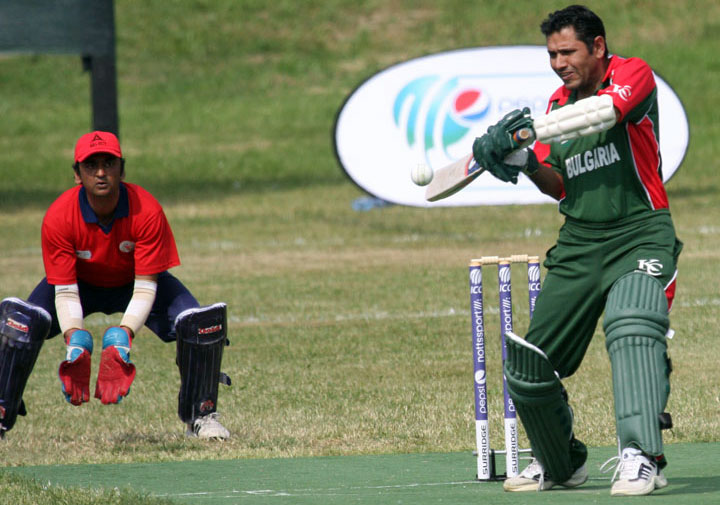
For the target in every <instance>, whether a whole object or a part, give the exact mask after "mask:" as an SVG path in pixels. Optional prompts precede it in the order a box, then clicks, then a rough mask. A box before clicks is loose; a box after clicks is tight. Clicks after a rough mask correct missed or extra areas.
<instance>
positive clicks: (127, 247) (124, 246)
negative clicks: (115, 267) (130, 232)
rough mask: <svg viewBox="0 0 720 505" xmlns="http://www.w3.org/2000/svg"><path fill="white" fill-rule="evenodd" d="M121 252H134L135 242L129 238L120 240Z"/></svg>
mask: <svg viewBox="0 0 720 505" xmlns="http://www.w3.org/2000/svg"><path fill="white" fill-rule="evenodd" d="M119 249H120V252H124V253H129V252H132V251H133V250H134V249H135V242H130V241H129V240H123V241H122V242H120V246H119Z"/></svg>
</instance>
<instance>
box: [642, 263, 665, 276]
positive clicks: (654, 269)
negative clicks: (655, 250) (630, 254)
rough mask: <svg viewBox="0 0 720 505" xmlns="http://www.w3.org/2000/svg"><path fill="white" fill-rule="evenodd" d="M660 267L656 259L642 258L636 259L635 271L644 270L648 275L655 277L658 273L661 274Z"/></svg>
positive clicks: (661, 266) (660, 264)
mask: <svg viewBox="0 0 720 505" xmlns="http://www.w3.org/2000/svg"><path fill="white" fill-rule="evenodd" d="M662 268H663V265H662V263H660V260H658V259H649V260H646V259H642V260H638V267H637V270H636V271H638V272H645V273H646V274H648V275H652V276H653V277H657V276H658V275H662Z"/></svg>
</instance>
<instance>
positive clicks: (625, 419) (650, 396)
mask: <svg viewBox="0 0 720 505" xmlns="http://www.w3.org/2000/svg"><path fill="white" fill-rule="evenodd" d="M669 326H670V320H669V318H668V306H667V299H666V297H665V291H664V290H663V287H662V285H661V284H660V282H659V281H658V280H657V279H655V278H654V277H651V276H649V275H647V274H644V273H640V272H632V273H629V274H626V275H624V276H623V277H621V278H620V279H618V280H617V281H616V282H615V284H614V285H613V287H612V288H611V289H610V293H609V294H608V299H607V303H606V306H605V318H604V320H603V328H604V330H605V337H606V340H605V346H606V348H607V351H608V354H609V355H610V363H611V365H612V377H613V392H614V395H615V421H616V424H617V434H618V440H619V443H620V447H621V448H625V447H628V446H630V445H634V446H636V447H637V448H639V449H641V450H642V451H643V452H645V453H646V454H648V455H651V456H659V455H661V454H662V453H663V444H662V436H661V433H660V429H661V423H663V411H664V409H665V406H666V405H667V400H668V396H669V395H670V369H671V366H670V360H669V358H668V355H667V343H666V337H665V335H666V334H667V331H668V328H669Z"/></svg>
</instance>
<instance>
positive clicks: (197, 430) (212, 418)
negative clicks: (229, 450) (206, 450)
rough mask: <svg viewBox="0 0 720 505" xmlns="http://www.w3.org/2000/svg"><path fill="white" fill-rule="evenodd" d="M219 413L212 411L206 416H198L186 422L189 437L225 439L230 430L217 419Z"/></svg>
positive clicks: (228, 435) (228, 436)
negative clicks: (190, 421)
mask: <svg viewBox="0 0 720 505" xmlns="http://www.w3.org/2000/svg"><path fill="white" fill-rule="evenodd" d="M218 417H220V414H218V413H217V412H213V413H212V414H208V415H206V416H202V417H198V418H197V419H195V420H194V421H193V422H192V423H188V425H187V432H186V433H185V434H186V435H187V436H189V437H198V438H202V439H206V440H207V439H218V440H225V439H226V438H230V432H229V431H228V430H227V429H226V428H225V426H223V425H222V424H220V421H218Z"/></svg>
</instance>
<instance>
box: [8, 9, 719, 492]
mask: <svg viewBox="0 0 720 505" xmlns="http://www.w3.org/2000/svg"><path fill="white" fill-rule="evenodd" d="M564 4H565V3H564V2H562V3H561V2H543V5H542V6H540V3H539V2H537V3H536V2H532V1H529V0H527V1H520V2H513V3H512V4H508V3H507V2H500V1H488V2H474V3H468V2H461V1H443V2H430V1H421V2H405V1H400V0H396V1H390V2H388V1H368V2H360V3H358V2H349V1H345V0H342V1H341V0H334V1H327V2H320V1H308V2H292V1H278V2H273V3H267V2H259V1H241V2H236V1H229V0H225V1H209V0H208V1H190V0H185V1H178V2H173V3H171V4H168V3H167V2H160V1H158V0H154V1H148V2H133V1H127V2H117V3H116V18H117V22H118V27H117V32H118V47H117V50H118V72H119V91H120V96H119V102H120V122H121V134H122V141H123V149H124V151H125V153H126V157H127V159H128V164H127V176H128V180H129V181H131V182H136V183H140V184H142V185H144V186H145V187H147V188H148V189H150V190H151V191H152V192H153V193H154V194H155V195H156V196H157V197H158V199H159V200H160V201H161V202H162V203H163V204H164V206H165V208H166V212H167V214H168V217H169V219H170V221H171V224H172V226H173V229H174V232H175V235H176V239H177V241H178V245H179V249H180V254H181V259H182V260H183V266H182V267H179V268H177V269H175V273H176V274H177V275H178V276H179V277H180V278H181V279H182V280H183V281H184V282H185V283H186V284H187V285H188V286H189V287H190V288H191V289H192V290H193V292H194V293H195V294H196V295H197V297H198V298H199V299H200V300H201V301H202V302H204V303H210V302H215V301H226V302H227V303H228V307H229V315H230V318H231V323H230V338H231V341H232V346H231V347H229V348H227V350H226V355H225V359H224V367H223V368H224V369H225V371H226V372H228V373H229V374H230V375H231V377H232V378H233V381H234V384H233V386H232V388H231V389H225V388H223V389H222V390H221V393H220V395H221V396H220V411H221V412H222V413H223V414H224V417H223V421H224V422H225V423H226V424H227V426H228V428H229V429H230V430H231V432H232V433H233V435H234V437H233V438H232V439H231V440H230V441H228V442H226V443H224V444H206V443H201V442H198V441H194V440H187V439H185V438H184V437H183V435H182V426H181V424H180V422H179V421H178V419H177V415H176V413H175V411H176V407H177V406H176V396H177V388H178V377H177V371H176V369H175V366H174V364H173V363H174V348H173V346H171V345H165V344H162V343H161V342H160V341H159V339H157V338H155V337H154V336H153V335H152V334H150V333H149V332H147V331H144V332H143V333H141V334H140V336H139V338H138V339H137V340H136V341H135V344H134V352H133V361H134V362H135V363H136V365H137V368H138V376H137V379H136V381H135V383H134V385H133V390H132V394H131V395H130V396H129V397H128V398H127V399H126V400H125V401H123V403H122V404H121V405H119V406H111V407H106V406H101V405H100V404H99V402H97V401H93V402H91V403H90V404H88V405H84V406H83V407H81V408H73V407H71V406H69V405H68V404H67V403H65V402H64V400H62V397H61V394H60V391H59V383H58V380H57V366H58V363H59V361H60V360H61V359H62V356H63V354H64V353H63V343H62V342H61V340H60V339H53V340H51V341H48V342H47V343H46V345H45V346H44V347H43V350H42V352H41V355H40V357H39V360H38V363H37V365H36V369H35V371H34V373H33V375H32V377H31V378H30V381H29V384H28V387H27V390H26V394H25V399H26V402H27V404H28V408H29V411H30V412H29V415H28V416H27V417H26V418H21V419H19V421H18V423H17V426H16V427H15V429H13V430H12V431H11V432H10V433H9V434H8V437H7V440H5V441H4V442H3V444H2V453H3V465H4V466H19V465H23V466H25V465H38V464H51V463H58V462H61V461H62V462H65V463H118V462H141V461H174V460H187V459H215V458H272V457H280V456H313V455H339V454H374V453H397V452H428V451H432V452H451V451H470V450H472V448H473V444H474V433H473V428H472V387H471V382H470V380H469V377H471V370H470V368H471V366H472V365H471V358H470V355H471V354H470V334H469V332H470V322H469V314H468V293H467V279H466V276H467V271H466V266H467V261H468V259H470V258H471V257H475V256H478V255H481V254H504V253H511V252H530V253H536V254H540V255H542V254H544V252H545V250H546V249H547V248H548V247H550V246H551V245H552V244H553V242H554V239H555V236H556V232H557V229H558V227H559V226H560V224H561V222H562V220H561V218H560V217H559V216H558V214H557V211H556V208H555V207H554V206H553V205H541V206H528V207H480V208H458V209H455V208H452V209H450V208H445V209H433V210H427V209H415V208H405V207H388V208H384V209H379V210H375V211H372V212H367V213H356V212H354V211H353V210H352V209H351V207H350V204H351V202H352V200H353V199H354V198H357V197H359V196H362V192H361V191H360V190H359V189H358V188H357V187H355V186H354V185H353V184H352V183H351V182H350V181H349V180H348V179H347V177H346V176H345V175H344V174H343V173H342V171H341V169H340V168H339V166H338V163H337V161H336V159H335V157H334V152H333V146H332V128H333V123H334V119H335V114H336V113H337V110H338V108H339V107H340V105H341V104H342V101H343V99H344V98H345V96H346V95H347V94H348V93H349V92H350V91H351V90H352V89H353V88H354V87H355V86H356V85H357V84H358V83H359V82H361V81H362V80H363V79H365V78H367V77H369V76H370V75H372V74H373V73H374V72H376V71H378V70H380V69H382V68H384V67H386V66H388V65H390V64H393V63H396V62H399V61H402V60H404V59H407V58H412V57H416V56H421V55H424V54H428V53H431V52H436V51H441V50H447V49H453V48H457V47H469V46H480V45H503V44H542V43H543V40H542V36H541V35H540V33H539V31H538V30H537V26H538V24H539V22H540V21H541V20H542V18H543V17H544V16H545V14H546V13H547V12H548V11H550V10H552V9H554V8H560V7H562V6H564ZM691 4H692V5H691V6H690V7H688V6H689V5H690V4H682V3H677V2H670V1H657V2H650V1H639V2H633V3H630V2H625V1H620V0H617V1H606V2H590V6H591V8H594V9H596V10H597V12H598V13H599V14H600V15H601V16H602V17H603V19H604V20H605V23H606V28H607V31H608V37H609V44H610V48H611V50H612V51H616V52H618V53H619V54H623V55H637V56H640V57H643V58H645V59H646V60H647V61H648V62H649V63H650V64H651V65H652V66H653V67H654V68H655V70H656V71H657V72H658V73H659V74H660V75H662V77H663V78H664V79H665V80H666V81H667V82H668V83H670V85H671V86H673V88H674V89H675V91H676V92H677V93H678V95H679V96H680V98H681V99H682V101H683V103H684V105H685V107H686V111H687V114H688V117H689V121H690V128H691V135H692V137H691V143H690V149H689V151H688V154H687V157H686V159H685V162H684V164H683V166H682V167H681V169H680V171H679V172H678V173H677V174H676V176H675V177H674V178H673V179H672V181H671V182H670V183H669V185H668V192H669V196H670V199H671V206H672V210H673V215H674V218H675V223H676V226H677V228H678V233H679V236H680V238H681V239H682V240H683V241H684V242H685V251H684V253H683V255H682V257H681V261H680V269H681V271H680V279H679V288H678V295H677V301H676V305H675V307H674V309H673V312H672V323H673V327H674V328H675V330H676V331H677V336H676V338H675V339H674V340H673V341H672V342H671V344H670V350H671V356H672V358H673V362H674V365H675V371H674V373H673V376H672V387H673V393H672V395H671V398H670V405H669V410H670V411H671V412H673V414H674V418H675V425H676V426H675V428H674V429H673V430H672V431H671V432H670V433H668V434H667V436H666V440H667V441H668V442H670V443H673V442H702V441H718V440H719V439H720V426H719V424H720V415H718V414H719V413H720V402H719V400H718V391H717V384H718V373H717V365H716V363H717V353H716V352H715V348H714V347H713V346H712V336H713V332H714V331H715V330H714V329H715V328H717V327H718V325H719V324H720V316H719V315H718V306H720V297H719V296H718V294H717V288H716V286H717V279H718V278H720V266H719V265H720V262H719V261H718V259H719V258H718V253H717V251H718V249H719V248H718V246H719V245H720V244H719V243H720V225H718V224H717V223H719V222H720V207H718V203H717V195H718V191H719V190H720V176H719V175H718V171H717V167H716V160H717V159H718V158H719V157H720V147H718V144H717V142H715V138H716V137H717V134H718V133H720V132H719V131H718V130H719V129H720V126H718V123H717V121H716V120H715V119H714V114H715V112H714V107H713V106H712V104H714V103H718V102H720V91H719V90H718V87H717V86H716V82H717V81H718V77H720V65H719V64H718V63H717V58H716V55H717V54H718V52H720V36H718V33H720V30H719V28H720V5H718V4H717V3H716V2H713V1H710V0H703V1H695V2H691ZM170 5H171V7H170ZM688 8H691V9H692V11H693V12H694V13H697V15H696V16H693V18H692V20H689V19H688V17H687V9H688ZM0 76H2V77H1V78H0V95H1V96H2V97H3V100H2V102H1V103H0V118H2V119H1V120H0V174H1V175H2V180H3V183H2V185H0V229H2V230H3V239H2V242H1V244H0V272H2V276H1V277H0V278H1V279H2V282H1V283H0V297H5V296H21V297H26V296H27V294H28V293H29V292H30V290H32V288H33V287H34V286H35V284H36V283H37V281H38V280H39V279H40V278H41V277H42V276H43V268H42V260H41V256H40V249H39V230H40V222H41V219H42V216H43V213H44V211H45V209H46V208H47V206H48V205H49V204H50V203H51V202H52V200H53V199H54V198H55V197H56V196H57V195H58V194H59V193H60V192H61V191H63V190H64V189H66V188H67V187H69V186H70V185H71V184H72V173H71V169H70V163H71V157H72V146H73V142H74V141H75V139H76V138H77V137H78V136H79V135H80V134H82V133H84V132H85V131H86V130H87V129H88V127H89V120H90V110H89V91H88V89H89V85H88V76H87V74H84V73H82V69H81V65H80V60H79V58H77V57H71V56H56V55H53V56H50V55H35V56H28V55H3V56H2V57H0ZM368 148H372V146H368ZM519 282H520V280H519V279H518V283H519ZM486 289H487V292H488V293H492V292H493V291H492V286H489V287H488V288H486ZM520 291H521V290H520ZM490 300H492V298H491V299H490ZM516 300H517V302H518V303H519V306H518V310H517V312H518V314H517V326H518V328H520V329H521V328H524V327H526V324H527V309H526V308H523V305H522V304H523V297H522V296H518V295H516ZM493 303H494V301H493ZM525 303H526V302H525ZM490 316H491V317H490V318H489V320H488V322H487V325H488V327H490V328H496V327H497V316H496V315H495V314H491V315H490ZM117 317H119V316H115V317H98V316H93V318H91V319H90V323H91V329H92V330H93V331H94V333H95V334H96V335H97V334H99V333H101V332H102V331H103V329H104V327H105V326H107V325H108V324H114V323H116V321H117ZM489 353H490V357H489V359H490V365H489V366H490V367H491V369H490V374H491V377H492V380H493V382H491V384H490V387H491V394H493V395H494V397H493V399H492V400H491V408H492V409H493V411H494V418H493V419H492V422H493V423H494V426H497V427H499V426H500V423H501V420H500V411H501V406H502V400H501V397H500V394H499V392H500V380H499V373H498V370H499V364H498V363H499V348H498V347H497V346H495V347H492V348H490V349H489ZM96 361H97V360H96ZM96 367H97V363H94V367H93V374H95V373H96V371H97V368H96ZM93 386H94V384H93ZM567 387H568V389H569V391H570V394H571V397H572V399H573V403H574V406H575V412H576V415H577V419H578V430H577V431H578V435H579V436H580V437H581V438H582V439H583V440H585V441H586V442H588V443H589V444H590V445H594V446H608V445H612V444H613V443H614V428H613V420H612V403H611V401H610V399H609V398H610V395H611V386H610V377H609V363H608V360H607V357H606V353H605V350H604V345H603V339H602V335H601V334H600V333H598V335H597V338H596V339H595V340H594V342H593V344H592V345H591V347H590V350H589V353H588V356H587V358H586V360H585V362H584V364H583V366H582V367H581V369H580V371H579V372H578V373H577V374H576V376H575V377H573V378H572V379H570V380H569V381H568V383H567ZM493 437H494V440H495V444H494V445H496V446H498V445H500V442H499V440H500V430H499V429H496V430H495V431H494V433H493ZM7 486H20V488H21V489H25V491H23V492H27V493H29V494H30V495H32V496H40V492H39V490H38V488H35V487H33V486H32V485H30V484H28V485H25V484H22V483H20V484H18V483H16V482H12V483H8V481H7V480H5V481H0V488H3V489H4V488H5V487H7ZM78 501H79V500H78ZM81 503H84V502H81ZM88 503H92V502H88Z"/></svg>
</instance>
